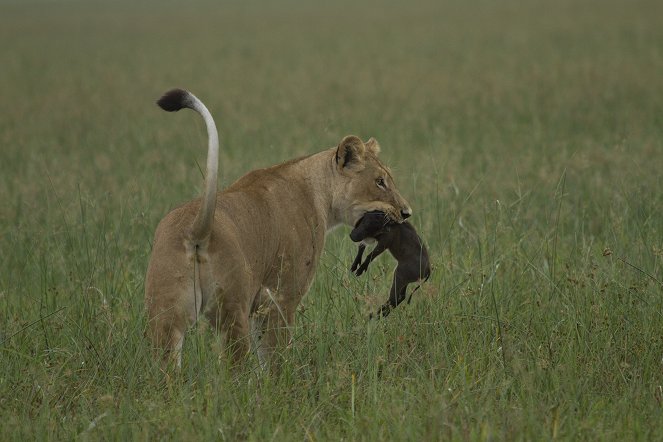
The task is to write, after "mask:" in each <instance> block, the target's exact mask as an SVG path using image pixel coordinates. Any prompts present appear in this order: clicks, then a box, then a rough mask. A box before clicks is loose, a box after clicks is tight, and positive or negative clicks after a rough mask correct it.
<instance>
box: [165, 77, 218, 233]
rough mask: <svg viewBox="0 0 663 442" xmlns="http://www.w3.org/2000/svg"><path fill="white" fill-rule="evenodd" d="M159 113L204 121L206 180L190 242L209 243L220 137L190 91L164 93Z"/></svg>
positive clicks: (209, 114) (205, 109)
mask: <svg viewBox="0 0 663 442" xmlns="http://www.w3.org/2000/svg"><path fill="white" fill-rule="evenodd" d="M157 104H158V105H159V107H161V109H163V110H165V111H168V112H176V111H178V110H180V109H182V108H185V107H186V108H189V109H193V110H194V111H196V112H198V113H199V114H200V115H201V116H202V117H203V119H204V120H205V125H206V126H207V136H208V147H207V176H206V177H205V190H204V191H203V199H202V203H201V205H200V209H198V214H197V215H196V219H195V220H194V222H193V227H192V228H191V240H192V241H194V242H195V243H201V242H204V241H206V240H208V239H209V236H210V233H211V231H212V222H213V220H214V210H215V209H216V186H217V178H218V169H219V134H218V132H217V130H216V124H214V119H213V118H212V114H211V113H210V112H209V111H208V110H207V108H206V107H205V105H204V104H203V102H202V101H200V100H199V99H198V98H196V96H195V95H193V94H192V93H191V92H189V91H185V90H183V89H172V90H170V91H168V92H166V93H165V94H164V95H163V97H161V98H160V99H159V101H157Z"/></svg>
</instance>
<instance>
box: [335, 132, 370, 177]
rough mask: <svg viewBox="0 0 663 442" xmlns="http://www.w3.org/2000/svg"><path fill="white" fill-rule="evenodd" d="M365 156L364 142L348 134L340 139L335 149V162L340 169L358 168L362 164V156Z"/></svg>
mask: <svg viewBox="0 0 663 442" xmlns="http://www.w3.org/2000/svg"><path fill="white" fill-rule="evenodd" d="M365 156H366V146H365V145H364V142H363V141H361V139H359V137H355V136H354V135H348V136H347V137H345V138H343V139H342V140H341V143H340V144H339V145H338V148H337V149H336V164H338V167H339V168H340V169H354V170H358V169H359V170H360V169H362V168H363V166H364V157H365Z"/></svg>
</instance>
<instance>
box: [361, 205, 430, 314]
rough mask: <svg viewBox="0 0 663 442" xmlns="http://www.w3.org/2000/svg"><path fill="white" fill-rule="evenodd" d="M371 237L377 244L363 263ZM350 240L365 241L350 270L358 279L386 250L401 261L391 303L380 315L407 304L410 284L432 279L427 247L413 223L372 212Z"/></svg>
mask: <svg viewBox="0 0 663 442" xmlns="http://www.w3.org/2000/svg"><path fill="white" fill-rule="evenodd" d="M369 238H370V239H375V240H376V241H377V244H376V246H375V248H374V249H373V250H372V251H371V252H370V253H369V254H368V255H367V256H366V259H365V260H364V262H363V263H362V262H361V259H362V256H363V254H364V250H365V249H366V245H365V240H366V239H369ZM350 239H352V241H354V242H359V241H361V244H359V250H358V252H357V256H356V258H355V260H354V262H353V263H352V267H351V268H350V271H352V272H355V274H356V275H357V276H360V275H361V274H362V273H364V272H365V271H366V269H367V268H368V265H369V264H370V263H371V261H373V260H374V259H375V258H377V257H378V255H380V254H381V253H382V252H384V251H385V250H389V252H390V253H391V254H392V256H393V257H394V258H396V261H398V266H397V267H396V270H395V271H394V279H393V282H392V284H391V290H390V291H389V301H388V302H386V303H385V304H384V305H382V307H380V310H378V312H377V315H378V316H383V317H385V316H387V315H388V314H389V313H390V312H391V310H392V309H393V308H395V307H397V306H398V304H400V303H401V302H403V300H404V299H405V296H406V292H407V286H408V284H410V283H413V282H418V281H421V280H424V281H426V280H427V279H428V278H429V277H430V261H429V258H428V251H427V250H426V246H424V243H423V241H422V240H421V238H420V237H419V235H417V231H416V230H415V229H414V227H413V226H412V224H410V223H408V222H407V221H406V222H403V223H400V224H399V223H396V222H393V221H391V220H390V219H389V218H388V217H387V216H385V214H384V213H383V212H379V211H373V212H368V213H366V214H365V215H364V216H363V217H362V218H361V219H360V220H359V222H358V223H357V225H356V226H355V228H354V229H353V230H352V232H351V233H350ZM417 288H419V287H417ZM417 288H415V289H414V290H413V292H412V293H414V291H416V290H417ZM410 298H412V294H410ZM408 302H409V300H408ZM371 317H373V315H371Z"/></svg>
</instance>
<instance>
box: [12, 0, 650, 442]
mask: <svg viewBox="0 0 663 442" xmlns="http://www.w3.org/2000/svg"><path fill="white" fill-rule="evenodd" d="M275 3H276V2H259V1H257V0H254V1H248V2H221V3H219V2H211V1H210V2H198V1H197V2H174V1H168V2H156V1H148V2H139V3H137V4H135V3H133V2H125V3H123V2H101V1H60V2H54V1H29V0H26V1H6V0H2V1H0V42H2V43H1V44H0V48H1V49H0V98H1V100H0V101H1V102H2V106H1V109H0V143H1V144H0V201H1V208H0V439H2V440H48V439H52V440H62V439H64V440H67V439H82V440H86V439H91V440H97V439H101V440H128V439H129V440H130V439H139V440H140V439H143V440H144V439H150V440H154V439H166V440H168V439H175V440H201V439H202V440H205V439H215V440H229V441H233V440H547V439H564V440H578V439H594V440H628V439H636V440H654V439H659V440H660V439H663V408H662V407H663V387H662V385H663V296H662V295H663V283H662V281H663V264H662V261H663V190H662V189H663V75H662V73H663V26H661V17H663V3H662V2H660V1H626V0H624V1H617V0H607V1H603V2H598V1H590V0H583V1H571V0H563V1H561V2H545V1H524V0H523V1H515V0H505V1H500V2H495V1H488V0H471V1H462V0H449V1H432V0H431V1H430V2H426V1H417V2H407V3H405V2H396V1H388V2H377V1H376V2H366V3H362V4H361V5H357V4H356V2H349V1H348V2H345V1H344V2H333V3H332V2H324V3H323V2H304V1H295V0H287V1H286V2H279V3H278V6H276V4H275ZM175 86H179V87H186V88H189V89H191V90H192V91H193V92H194V93H195V94H196V95H198V96H199V97H201V98H202V99H203V100H204V101H205V103H206V104H207V106H208V107H209V108H210V110H211V111H212V113H213V114H214V116H215V118H216V120H217V125H218V127H219V132H220V134H221V139H222V148H221V162H220V175H221V184H222V185H223V186H225V185H228V184H229V183H231V182H232V181H234V180H235V179H236V178H238V177H239V176H241V175H242V174H243V173H245V172H246V171H248V170H251V169H253V168H257V167H263V166H267V165H270V164H274V163H278V162H280V161H283V160H285V159H288V158H292V157H295V156H299V155H303V154H307V153H312V152H315V151H318V150H321V149H323V148H326V147H330V146H333V145H335V144H337V143H338V142H339V140H340V139H341V138H342V137H343V136H344V135H347V134H357V135H360V136H361V137H363V138H364V139H367V138H368V137H370V136H374V137H376V138H377V139H378V140H379V141H380V143H381V145H382V148H383V154H382V155H383V158H384V160H385V161H386V163H387V164H389V165H391V166H392V168H393V170H394V172H395V175H396V179H397V183H398V185H399V188H400V190H401V193H403V195H404V196H405V197H406V198H408V200H409V201H410V203H411V204H412V206H413V208H414V212H415V214H414V216H413V218H412V222H413V224H414V225H415V226H416V227H417V228H418V230H419V232H420V233H421V235H422V237H423V238H424V239H425V241H426V242H427V244H428V246H429V250H430V252H431V257H432V261H433V265H434V269H433V275H432V278H431V280H430V281H429V282H428V283H427V284H425V285H424V286H423V287H422V289H421V290H420V291H418V292H417V294H415V296H414V297H413V300H412V303H411V304H410V305H406V306H404V307H403V308H400V307H399V308H398V309H397V310H396V311H395V312H394V313H393V314H392V315H391V316H390V317H389V318H388V319H387V320H385V321H380V322H375V321H371V322H369V321H368V320H367V316H368V314H369V313H370V312H371V311H374V309H375V308H376V307H377V306H378V305H379V304H380V303H381V302H383V301H384V300H385V299H386V296H387V292H388V288H389V282H390V281H389V275H390V272H391V270H392V269H393V267H394V261H393V259H391V257H389V256H382V257H381V258H380V259H379V260H378V261H377V262H376V263H375V264H373V266H372V267H371V269H370V271H369V273H368V275H367V277H362V278H355V277H353V276H352V275H350V274H349V272H348V267H349V265H350V263H351V262H352V258H353V257H354V253H355V246H354V244H353V243H352V242H351V241H350V240H349V238H348V233H349V229H348V228H346V227H344V228H339V229H337V230H335V231H334V232H332V233H331V234H330V235H329V236H328V241H327V244H326V249H325V252H324V255H323V259H322V263H321V265H320V267H319V268H318V272H317V276H316V280H315V283H314V285H313V287H312V289H311V291H310V293H309V294H308V296H307V297H306V298H305V300H304V303H303V306H302V310H301V313H300V315H299V317H298V322H297V327H296V329H295V342H294V345H293V347H292V349H290V350H288V352H287V354H286V355H285V357H286V362H285V363H284V367H283V370H282V372H281V373H280V374H279V375H278V376H269V375H265V374H261V373H259V372H256V371H255V370H252V369H251V367H248V368H247V369H246V370H245V371H242V372H241V373H229V372H228V367H227V365H226V363H225V361H224V360H222V359H221V360H220V358H219V356H218V355H219V354H220V350H219V349H220V342H219V339H218V338H217V337H216V336H215V335H214V334H213V333H212V332H211V331H210V330H209V329H208V328H207V327H206V326H205V324H201V325H200V326H199V327H197V328H196V329H193V330H191V331H190V333H189V334H188V336H187V341H186V344H185V348H184V361H183V370H182V373H181V376H179V377H175V378H173V379H172V380H171V382H165V381H164V378H163V376H162V374H161V373H160V372H159V370H158V366H157V364H156V362H155V361H153V360H152V358H151V357H150V355H149V352H148V345H147V342H146V341H145V340H144V338H143V330H144V329H145V326H146V319H145V315H144V308H143V284H144V275H145V269H146V265H147V260H148V257H149V254H150V245H151V241H152V235H153V232H154V229H155V227H156V225H157V223H158V221H159V219H160V218H161V217H162V216H163V215H164V214H165V213H166V212H167V211H168V210H169V209H170V208H172V207H174V206H175V205H177V204H179V203H180V202H182V201H185V200H188V199H191V198H193V197H195V196H197V195H199V193H200V191H201V186H202V179H201V173H200V170H199V166H198V165H199V164H200V165H203V164H204V160H205V143H206V134H205V130H204V126H203V123H202V121H201V120H200V119H199V118H197V116H196V115H195V114H194V113H192V112H188V113H180V114H177V115H170V114H166V113H164V112H162V111H160V110H159V109H158V108H157V107H156V106H155V105H154V101H155V99H156V98H158V97H159V96H160V95H161V94H162V93H163V92H164V91H165V90H167V89H169V88H171V87H175ZM385 255H386V254H385ZM254 363H255V361H254ZM254 365H255V364H254Z"/></svg>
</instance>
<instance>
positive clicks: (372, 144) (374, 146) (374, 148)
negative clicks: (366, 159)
mask: <svg viewBox="0 0 663 442" xmlns="http://www.w3.org/2000/svg"><path fill="white" fill-rule="evenodd" d="M364 144H365V145H366V149H368V151H369V152H371V153H373V155H376V156H377V154H379V153H380V143H378V140H376V139H375V138H373V137H371V138H369V139H368V141H367V142H366V143H364Z"/></svg>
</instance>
